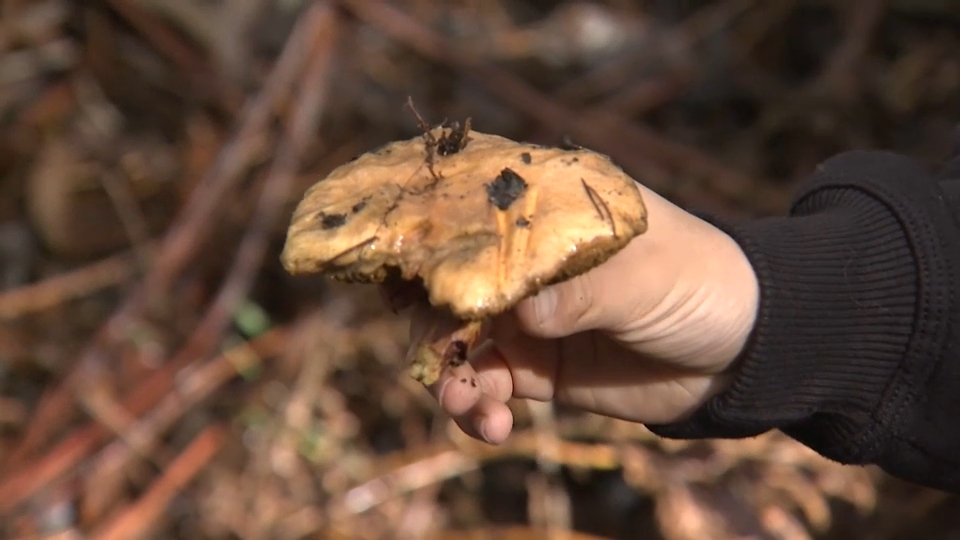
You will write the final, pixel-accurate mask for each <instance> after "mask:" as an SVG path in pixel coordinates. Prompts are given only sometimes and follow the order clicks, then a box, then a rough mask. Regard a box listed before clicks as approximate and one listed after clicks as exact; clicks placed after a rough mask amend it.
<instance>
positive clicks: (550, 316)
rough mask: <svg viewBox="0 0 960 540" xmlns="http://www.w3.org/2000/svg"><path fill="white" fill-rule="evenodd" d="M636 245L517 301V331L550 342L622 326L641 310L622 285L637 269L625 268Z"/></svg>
mask: <svg viewBox="0 0 960 540" xmlns="http://www.w3.org/2000/svg"><path fill="white" fill-rule="evenodd" d="M637 244H638V242H636V241H634V242H631V243H630V244H628V245H627V246H626V247H625V248H624V249H622V250H621V251H620V252H618V253H617V254H615V255H614V256H613V257H611V258H610V259H609V260H607V261H606V262H605V263H603V264H601V265H600V266H597V267H596V268H593V269H592V270H590V271H589V272H586V273H584V274H580V275H579V276H576V277H573V278H571V279H568V280H566V281H563V282H561V283H557V284H555V285H551V286H548V287H546V288H544V289H543V290H541V291H540V292H539V293H538V294H537V295H536V296H533V297H531V298H527V299H525V300H524V301H522V302H520V303H519V304H518V305H517V308H516V315H517V322H518V323H519V326H520V327H521V329H523V330H524V331H525V332H526V333H527V334H530V335H532V336H535V337H541V338H547V339H551V338H558V337H563V336H568V335H572V334H576V333H579V332H584V331H587V330H596V329H604V330H613V329H615V328H617V327H619V326H622V325H623V324H624V323H625V322H627V321H628V320H630V319H631V318H632V317H633V316H635V314H636V313H637V311H638V310H640V309H642V306H640V305H638V299H637V298H636V295H635V294H631V292H632V291H631V289H633V288H634V287H631V285H630V284H628V283H624V279H625V278H627V277H628V276H631V274H634V273H635V272H636V270H637V269H636V264H632V266H633V269H632V270H633V271H632V272H631V271H630V270H631V269H630V268H629V266H631V261H632V259H633V257H632V256H631V255H632V254H631V251H635V250H636V249H637V248H638V247H639V246H637Z"/></svg>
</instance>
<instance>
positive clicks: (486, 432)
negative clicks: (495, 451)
mask: <svg viewBox="0 0 960 540" xmlns="http://www.w3.org/2000/svg"><path fill="white" fill-rule="evenodd" d="M488 424H489V422H487V421H486V419H484V420H481V421H480V425H479V426H478V429H477V431H479V432H480V436H481V437H483V440H484V441H485V442H488V443H491V444H492V443H493V439H491V438H490V429H489V425H488Z"/></svg>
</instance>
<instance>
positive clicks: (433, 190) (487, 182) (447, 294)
mask: <svg viewBox="0 0 960 540" xmlns="http://www.w3.org/2000/svg"><path fill="white" fill-rule="evenodd" d="M646 228H647V212H646V208H645V206H644V204H643V200H642V198H641V195H640V191H639V189H638V186H637V184H636V183H635V182H634V180H633V179H632V178H630V177H629V176H627V175H626V174H625V173H624V172H623V171H622V170H621V169H620V168H618V167H617V166H616V165H614V164H613V163H612V162H611V161H610V160H609V159H608V158H607V157H606V156H604V155H601V154H598V153H595V152H592V151H589V150H586V149H583V148H573V149H569V148H550V147H544V146H538V145H533V144H525V143H518V142H514V141H512V140H509V139H506V138H503V137H500V136H497V135H489V134H484V133H479V132H476V131H470V125H469V121H467V122H466V123H465V125H464V126H460V125H458V124H453V125H452V126H439V127H434V128H427V129H425V131H424V133H423V135H422V136H419V137H415V138H413V139H409V140H405V141H397V142H393V143H390V144H387V145H386V146H384V147H382V148H380V149H378V150H375V151H372V152H369V153H366V154H364V155H361V156H360V157H358V158H356V159H354V160H353V161H351V162H349V163H347V164H344V165H341V166H340V167H338V168H337V169H335V170H333V171H332V172H331V173H330V174H329V175H328V176H327V177H326V178H325V179H323V180H321V181H320V182H318V183H317V184H315V185H314V186H313V187H311V188H310V189H309V190H308V191H307V192H306V194H305V195H304V197H303V200H302V201H301V202H300V203H299V205H298V206H297V208H296V210H295V211H294V214H293V217H292V220H291V224H290V227H289V230H288V232H287V239H286V244H285V246H284V249H283V253H282V255H281V261H282V263H283V266H284V268H285V269H286V270H287V271H288V272H290V273H291V274H294V275H303V274H317V273H320V274H325V275H327V276H330V277H332V278H334V279H337V280H341V281H347V282H361V283H379V284H382V286H383V287H384V289H385V290H386V291H388V294H389V295H390V296H393V297H395V298H399V299H400V300H401V301H403V300H404V299H405V300H406V301H407V302H408V303H409V302H410V301H411V300H416V299H420V300H426V301H427V302H428V303H429V306H431V307H430V309H432V310H435V311H436V312H438V313H442V314H443V316H440V317H438V318H437V319H438V322H437V323H436V324H435V326H434V327H433V328H431V329H429V330H428V331H427V332H425V333H424V334H423V336H422V337H421V338H419V342H417V343H414V344H412V347H411V349H410V350H411V358H409V361H410V364H411V365H410V368H409V369H410V375H411V376H413V377H414V378H415V379H417V380H418V381H420V382H422V383H424V384H426V385H430V384H433V383H434V382H436V381H437V379H438V378H439V376H440V374H441V373H442V371H443V369H444V368H445V367H446V366H457V365H459V364H462V363H463V362H465V361H466V360H467V358H468V357H469V355H470V353H471V352H472V351H473V350H474V348H475V347H476V346H477V345H478V340H479V338H480V336H481V334H482V332H481V329H482V323H483V321H485V320H486V319H488V318H489V317H491V316H494V315H497V314H499V313H501V312H504V311H506V310H508V309H510V308H511V307H513V306H514V305H515V304H517V302H519V301H520V300H522V299H523V298H525V297H528V296H531V295H533V294H536V293H537V291H539V290H540V289H541V288H542V287H544V286H546V285H550V284H553V283H557V282H560V281H563V280H565V279H569V278H571V277H573V276H576V275H578V274H580V273H583V272H586V271H587V270H589V269H591V268H593V267H594V266H597V265H598V264H600V263H602V262H603V261H605V260H606V259H607V258H609V257H610V256H612V255H613V254H614V253H616V252H617V251H619V250H620V249H622V248H623V247H624V246H626V244H627V243H628V242H629V241H630V240H631V239H633V238H634V237H635V236H637V235H639V234H642V233H643V232H645V231H646Z"/></svg>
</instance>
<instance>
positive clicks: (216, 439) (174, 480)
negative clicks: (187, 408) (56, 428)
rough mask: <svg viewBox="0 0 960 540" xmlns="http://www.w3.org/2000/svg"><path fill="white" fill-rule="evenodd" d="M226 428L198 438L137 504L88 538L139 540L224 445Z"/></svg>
mask: <svg viewBox="0 0 960 540" xmlns="http://www.w3.org/2000/svg"><path fill="white" fill-rule="evenodd" d="M227 433H228V432H227V428H226V427H224V426H221V425H213V426H210V427H208V428H206V429H204V430H203V431H202V432H201V433H200V435H197V437H196V438H195V439H194V440H193V442H191V443H190V445H189V446H187V448H186V449H185V450H184V451H183V452H182V453H181V454H180V455H179V456H177V458H176V459H175V460H173V462H172V463H170V465H169V466H168V467H167V468H166V469H165V470H164V472H163V475H162V476H160V478H158V479H157V481H156V482H154V484H153V485H152V486H150V489H148V490H147V492H146V493H144V494H143V496H142V497H140V499H139V500H137V502H135V503H134V504H133V505H131V506H130V507H129V508H127V509H126V510H124V511H123V512H122V513H121V514H120V515H118V516H117V517H116V518H114V519H113V520H111V521H109V522H108V523H107V524H106V525H104V526H102V527H101V528H100V529H98V530H97V531H96V532H94V533H93V534H92V535H90V538H92V539H95V540H123V539H126V538H140V537H142V536H143V535H144V534H146V533H147V532H148V531H149V530H150V529H151V528H152V527H153V525H154V524H155V522H156V521H157V519H159V518H160V517H161V515H162V513H163V511H164V510H166V508H167V506H169V504H170V501H171V500H172V499H173V497H174V496H175V495H176V493H177V492H178V491H180V490H181V489H183V487H184V486H186V485H187V484H188V483H189V482H190V481H191V480H192V479H193V478H194V477H195V476H196V475H197V473H199V472H200V471H201V470H202V469H203V467H204V466H206V464H207V463H208V462H209V461H210V460H211V459H213V457H214V456H215V455H217V452H219V451H220V449H221V448H223V445H224V444H225V443H226V441H227Z"/></svg>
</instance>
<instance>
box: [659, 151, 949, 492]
mask: <svg viewBox="0 0 960 540" xmlns="http://www.w3.org/2000/svg"><path fill="white" fill-rule="evenodd" d="M943 195H944V194H943V193H942V191H941V190H940V187H939V186H938V185H937V183H936V182H935V181H934V179H932V178H931V177H929V175H928V174H927V173H926V172H924V171H923V170H921V169H920V168H919V167H918V166H916V165H915V164H913V163H912V162H911V161H909V160H906V159H905V158H900V157H896V156H892V155H890V154H881V153H851V154H847V155H843V156H840V157H838V158H835V159H833V160H830V161H828V162H827V163H825V164H824V166H823V167H821V168H820V170H818V172H817V174H815V175H814V178H812V179H811V180H810V182H809V183H808V185H807V186H806V187H805V189H804V190H803V192H802V193H801V195H800V197H799V198H798V200H797V203H796V204H795V205H794V207H793V209H792V210H791V215H790V216H789V217H784V218H774V219H765V220H758V221H753V222H747V223H728V222H724V221H723V220H714V222H715V223H716V224H717V225H718V226H719V227H720V228H722V229H724V230H725V231H726V232H727V233H728V234H730V236H732V237H733V238H734V239H735V240H737V241H738V243H740V245H741V246H742V248H743V250H744V252H745V253H746V254H747V256H748V258H749V259H750V261H751V264H752V265H753V266H754V269H755V271H756V274H757V277H758V280H759V282H760V285H761V300H760V307H759V313H758V317H757V323H756V327H755V329H754V332H753V335H752V337H751V339H750V341H749V342H748V344H747V346H746V348H745V350H744V351H743V354H742V355H741V357H740V359H739V360H738V361H737V362H736V364H735V365H734V367H733V369H734V371H735V377H734V380H733V383H732V385H731V386H730V388H729V389H728V390H727V391H725V392H723V393H722V394H720V395H718V396H716V397H715V398H713V399H712V400H710V401H709V402H708V403H707V404H706V405H705V406H704V407H702V408H701V409H700V410H699V411H697V413H696V414H695V415H694V416H693V417H692V418H690V419H689V420H688V421H686V422H683V423H678V424H674V425H670V426H652V429H654V430H655V431H657V432H659V433H661V434H662V435H665V436H672V437H742V436H751V435H755V434H758V433H762V432H764V431H767V430H769V429H781V430H783V431H784V432H786V433H788V434H790V435H791V436H793V437H795V438H797V439H798V440H800V441H802V442H803V443H805V444H807V445H809V446H811V447H812V448H814V449H815V450H817V451H818V452H820V453H822V454H823V455H825V456H827V457H830V458H832V459H835V460H838V461H841V462H844V463H876V464H879V465H881V466H882V467H884V468H886V469H887V470H889V471H890V472H892V473H894V474H897V475H900V476H903V477H905V478H908V479H911V480H914V481H917V482H922V483H927V484H930V485H935V486H938V487H941V488H944V489H960V474H958V473H957V472H956V471H957V470H958V469H960V458H958V457H956V456H960V435H954V434H953V433H955V432H956V431H957V430H955V429H952V428H951V427H950V426H948V424H950V423H951V422H952V419H953V418H954V415H955V414H957V413H958V412H960V397H958V396H960V361H958V359H960V353H958V351H956V350H950V349H949V346H950V336H951V334H952V333H953V332H956V331H957V329H958V328H960V326H958V322H957V321H956V317H957V307H956V305H957V304H956V298H955V296H956V289H957V286H956V281H955V277H954V276H955V275H956V273H957V269H958V266H960V265H958V264H957V261H956V253H957V249H958V248H957V246H958V245H960V235H958V234H957V231H956V223H955V222H953V221H952V220H951V216H950V215H949V210H950V209H951V207H950V206H949V205H947V204H944V199H945V197H944V196H943ZM951 370H952V371H951ZM951 373H952V377H951ZM951 475H953V476H952V477H951Z"/></svg>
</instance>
